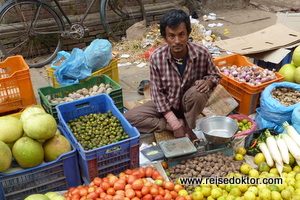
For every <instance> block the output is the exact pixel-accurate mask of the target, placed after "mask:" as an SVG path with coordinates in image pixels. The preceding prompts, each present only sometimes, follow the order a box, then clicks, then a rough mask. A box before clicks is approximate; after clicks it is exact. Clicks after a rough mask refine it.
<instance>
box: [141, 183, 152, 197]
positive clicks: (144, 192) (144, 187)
mask: <svg viewBox="0 0 300 200" xmlns="http://www.w3.org/2000/svg"><path fill="white" fill-rule="evenodd" d="M141 192H142V194H143V195H146V194H148V193H149V192H150V187H149V186H146V185H144V186H143V187H142V189H141Z"/></svg>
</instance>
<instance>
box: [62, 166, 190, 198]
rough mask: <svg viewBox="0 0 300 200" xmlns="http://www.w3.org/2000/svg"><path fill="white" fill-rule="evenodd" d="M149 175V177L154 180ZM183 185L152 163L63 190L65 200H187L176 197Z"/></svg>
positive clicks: (96, 178)
mask: <svg viewBox="0 0 300 200" xmlns="http://www.w3.org/2000/svg"><path fill="white" fill-rule="evenodd" d="M148 178H152V179H153V182H152V181H151V180H149V179H148ZM182 189H183V187H182V186H181V185H179V184H174V183H173V182H171V181H166V180H164V178H163V177H162V176H161V174H160V173H159V172H158V171H157V170H156V169H155V168H153V167H151V166H149V167H145V168H143V167H142V168H139V169H132V170H131V169H127V170H125V171H124V172H121V173H119V174H118V176H116V175H113V174H108V175H107V176H106V177H104V178H99V177H95V178H94V179H93V181H92V182H91V183H90V184H89V185H80V186H77V187H71V188H69V189H68V191H67V192H66V193H65V194H64V197H65V198H66V199H67V200H71V199H72V200H73V199H78V200H79V199H104V200H126V199H128V200H129V199H132V200H140V199H143V200H171V199H177V200H187V198H185V197H184V196H182V197H180V198H179V194H178V192H180V190H182Z"/></svg>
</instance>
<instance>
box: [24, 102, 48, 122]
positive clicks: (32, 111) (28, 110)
mask: <svg viewBox="0 0 300 200" xmlns="http://www.w3.org/2000/svg"><path fill="white" fill-rule="evenodd" d="M35 113H46V111H45V110H44V108H42V107H39V106H28V107H27V108H25V109H24V110H23V111H22V113H21V115H20V120H21V121H22V122H23V121H24V120H25V119H27V118H28V117H29V116H30V115H32V114H35Z"/></svg>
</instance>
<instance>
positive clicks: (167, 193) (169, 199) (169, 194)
mask: <svg viewBox="0 0 300 200" xmlns="http://www.w3.org/2000/svg"><path fill="white" fill-rule="evenodd" d="M164 199H165V200H171V199H173V197H172V195H171V193H170V192H166V194H165V196H164Z"/></svg>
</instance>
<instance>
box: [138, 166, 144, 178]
mask: <svg viewBox="0 0 300 200" xmlns="http://www.w3.org/2000/svg"><path fill="white" fill-rule="evenodd" d="M139 171H140V174H141V178H144V177H145V168H144V167H141V168H139Z"/></svg>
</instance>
